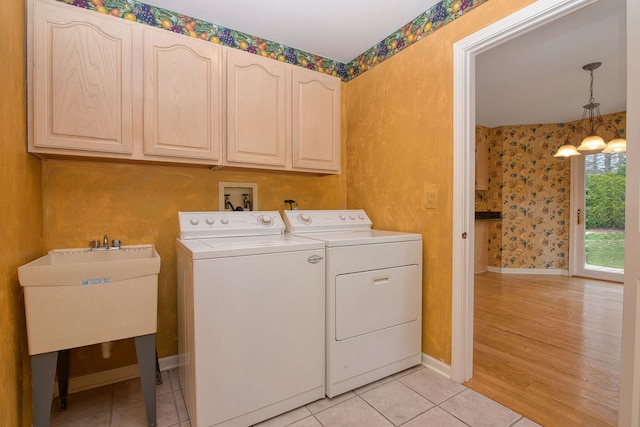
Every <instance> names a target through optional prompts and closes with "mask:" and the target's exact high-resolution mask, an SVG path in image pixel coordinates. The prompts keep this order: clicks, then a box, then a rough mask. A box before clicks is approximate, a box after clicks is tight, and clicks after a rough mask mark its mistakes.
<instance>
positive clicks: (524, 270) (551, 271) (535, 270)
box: [487, 267, 569, 276]
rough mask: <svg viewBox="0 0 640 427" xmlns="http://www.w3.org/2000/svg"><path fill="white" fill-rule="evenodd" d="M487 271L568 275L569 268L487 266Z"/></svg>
mask: <svg viewBox="0 0 640 427" xmlns="http://www.w3.org/2000/svg"><path fill="white" fill-rule="evenodd" d="M487 271H490V272H492V273H500V274H538V275H547V276H568V275H569V270H559V269H555V268H499V267H487Z"/></svg>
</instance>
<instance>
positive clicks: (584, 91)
mask: <svg viewBox="0 0 640 427" xmlns="http://www.w3.org/2000/svg"><path fill="white" fill-rule="evenodd" d="M625 11H626V9H625V0H601V1H599V2H598V3H596V4H593V5H591V6H588V7H585V8H583V9H581V10H579V11H577V12H575V13H573V14H571V15H568V16H565V17H563V18H560V19H558V20H556V21H554V22H552V23H549V24H547V25H545V26H543V27H540V28H539V29H536V30H534V31H532V32H529V33H527V34H524V35H522V36H520V37H518V38H516V39H514V40H511V41H508V42H507V43H505V44H503V45H500V46H497V47H494V48H493V49H491V50H489V51H487V52H484V53H482V54H480V55H478V56H477V57H476V123H477V124H481V125H484V126H488V127H495V126H501V125H510V124H535V123H562V122H569V121H573V120H577V119H580V118H581V117H582V111H583V109H582V106H583V105H585V104H588V103H589V84H590V80H589V79H590V76H589V72H588V71H584V70H583V69H582V66H583V65H586V64H588V63H590V62H602V66H601V67H600V68H598V69H597V70H595V71H594V72H593V76H594V85H593V95H594V98H595V101H596V102H598V103H600V112H601V113H602V114H608V113H616V112H619V111H624V110H626V25H625V20H626V12H625Z"/></svg>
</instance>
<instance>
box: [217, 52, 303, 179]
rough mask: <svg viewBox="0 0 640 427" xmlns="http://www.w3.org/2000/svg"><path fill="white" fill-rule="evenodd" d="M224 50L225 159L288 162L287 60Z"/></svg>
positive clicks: (281, 164)
mask: <svg viewBox="0 0 640 427" xmlns="http://www.w3.org/2000/svg"><path fill="white" fill-rule="evenodd" d="M226 52H227V111H226V113H227V144H226V148H227V151H226V163H227V164H229V165H234V164H240V165H242V164H249V165H254V166H264V167H278V168H285V167H286V166H287V157H288V150H287V141H288V140H289V132H287V130H288V123H289V119H288V117H289V111H290V108H289V107H288V106H289V104H290V103H291V88H290V85H289V79H288V78H287V75H288V73H289V69H288V67H287V64H285V63H283V62H279V61H274V60H272V59H267V58H263V57H261V56H258V55H252V54H250V53H246V52H242V51H239V50H235V49H226Z"/></svg>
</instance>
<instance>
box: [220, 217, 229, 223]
mask: <svg viewBox="0 0 640 427" xmlns="http://www.w3.org/2000/svg"><path fill="white" fill-rule="evenodd" d="M220 222H221V223H223V224H224V225H227V224H229V218H226V217H225V218H222V219H221V220H220Z"/></svg>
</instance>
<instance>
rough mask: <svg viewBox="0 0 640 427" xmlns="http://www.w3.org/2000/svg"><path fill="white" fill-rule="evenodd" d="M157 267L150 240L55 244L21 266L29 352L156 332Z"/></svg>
mask: <svg viewBox="0 0 640 427" xmlns="http://www.w3.org/2000/svg"><path fill="white" fill-rule="evenodd" d="M159 272H160V256H159V255H158V253H157V252H156V250H155V248H154V246H153V245H136V246H122V247H121V248H120V249H118V250H90V249H55V250H52V251H50V252H49V253H48V254H47V255H45V256H43V257H41V258H38V259H37V260H35V261H32V262H30V263H29V264H26V265H23V266H22V267H20V268H19V269H18V277H19V279H20V284H21V285H22V287H23V289H24V298H25V311H26V318H27V337H28V341H29V354H31V355H34V354H40V353H47V352H50V351H57V350H63V349H68V348H73V347H81V346H85V345H90V344H97V343H102V342H107V341H115V340H119V339H124V338H130V337H135V336H141V335H147V334H153V333H155V332H156V329H157V307H158V273H159Z"/></svg>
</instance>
